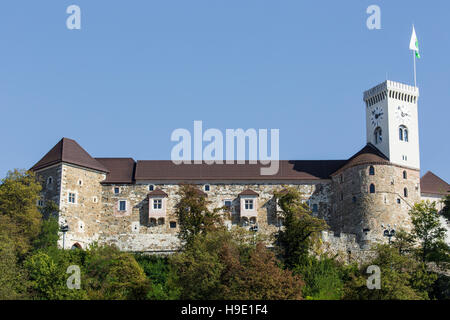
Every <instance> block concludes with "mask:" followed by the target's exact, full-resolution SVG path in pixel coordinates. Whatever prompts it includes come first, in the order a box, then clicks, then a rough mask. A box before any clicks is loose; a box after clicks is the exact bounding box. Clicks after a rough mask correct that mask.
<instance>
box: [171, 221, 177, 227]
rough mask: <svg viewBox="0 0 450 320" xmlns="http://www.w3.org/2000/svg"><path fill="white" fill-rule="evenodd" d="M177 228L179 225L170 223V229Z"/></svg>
mask: <svg viewBox="0 0 450 320" xmlns="http://www.w3.org/2000/svg"><path fill="white" fill-rule="evenodd" d="M176 227H177V223H176V222H175V221H170V228H171V229H175V228H176Z"/></svg>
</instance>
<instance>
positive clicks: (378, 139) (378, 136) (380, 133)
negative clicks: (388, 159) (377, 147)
mask: <svg viewBox="0 0 450 320" xmlns="http://www.w3.org/2000/svg"><path fill="white" fill-rule="evenodd" d="M373 135H374V138H375V144H379V143H381V142H382V141H383V131H382V130H381V128H380V127H377V128H376V129H375V131H374V133H373Z"/></svg>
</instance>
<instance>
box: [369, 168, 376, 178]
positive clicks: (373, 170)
mask: <svg viewBox="0 0 450 320" xmlns="http://www.w3.org/2000/svg"><path fill="white" fill-rule="evenodd" d="M369 175H371V176H374V175H375V168H374V167H373V166H370V168H369Z"/></svg>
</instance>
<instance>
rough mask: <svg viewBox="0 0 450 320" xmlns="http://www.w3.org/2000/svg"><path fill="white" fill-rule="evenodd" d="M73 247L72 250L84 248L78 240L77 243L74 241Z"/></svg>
mask: <svg viewBox="0 0 450 320" xmlns="http://www.w3.org/2000/svg"><path fill="white" fill-rule="evenodd" d="M71 249H72V250H77V249H79V250H81V249H83V248H82V247H81V244H79V243H78V242H77V243H74V245H73V246H72V248H71Z"/></svg>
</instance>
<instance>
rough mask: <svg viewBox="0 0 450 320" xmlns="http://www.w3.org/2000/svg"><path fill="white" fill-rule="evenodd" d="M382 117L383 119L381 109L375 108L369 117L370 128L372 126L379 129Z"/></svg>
mask: <svg viewBox="0 0 450 320" xmlns="http://www.w3.org/2000/svg"><path fill="white" fill-rule="evenodd" d="M383 117H384V111H383V107H381V106H376V107H375V108H373V110H372V111H371V115H370V121H371V123H372V126H374V127H375V128H376V127H379V126H380V124H381V120H383Z"/></svg>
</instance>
